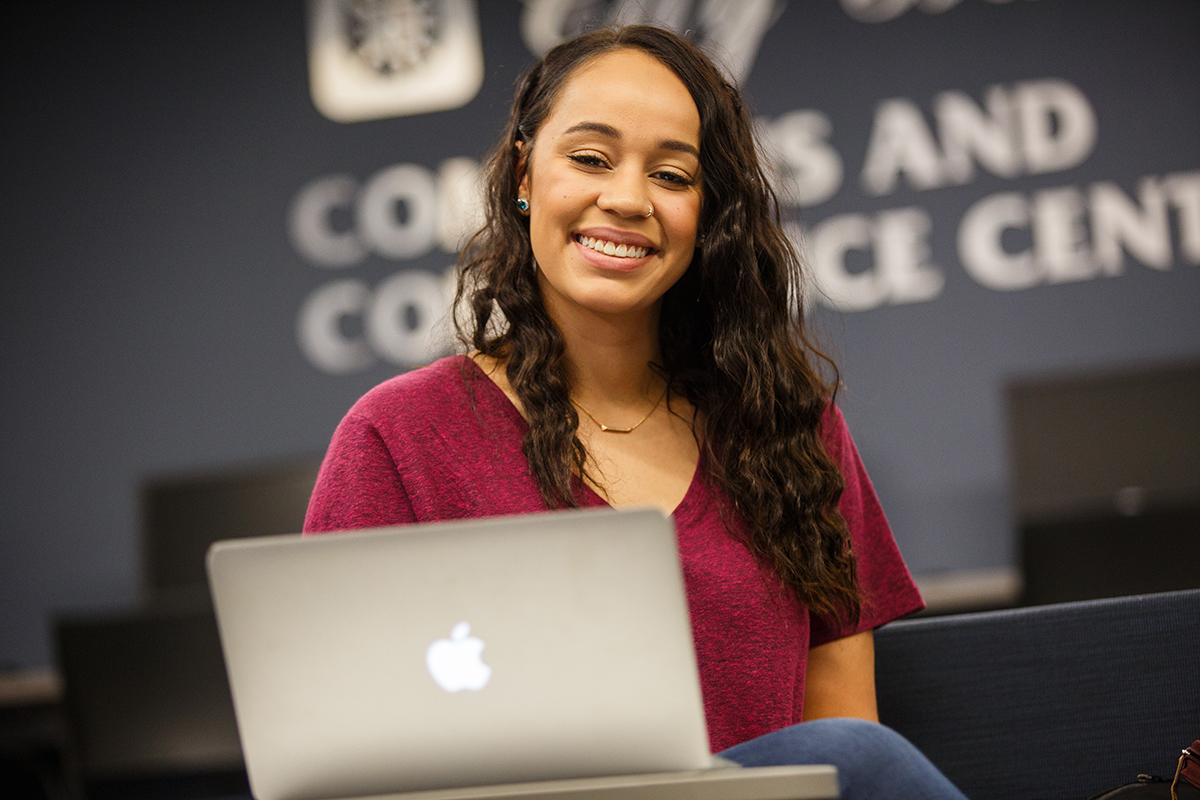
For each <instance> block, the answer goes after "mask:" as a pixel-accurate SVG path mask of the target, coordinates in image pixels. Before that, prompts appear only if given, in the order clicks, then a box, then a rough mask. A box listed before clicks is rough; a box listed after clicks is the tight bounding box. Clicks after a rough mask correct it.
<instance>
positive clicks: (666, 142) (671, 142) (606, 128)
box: [562, 121, 700, 158]
mask: <svg viewBox="0 0 1200 800" xmlns="http://www.w3.org/2000/svg"><path fill="white" fill-rule="evenodd" d="M580 131H590V132H592V133H598V134H600V135H601V136H604V137H605V138H608V139H617V140H620V138H621V132H620V131H619V130H617V129H616V128H614V127H613V126H612V125H607V124H605V123H603V122H586V121H585V122H577V123H575V124H574V125H572V126H571V127H569V128H567V129H566V130H565V131H563V132H562V135H563V136H567V135H569V134H572V133H579V132H580ZM658 147H659V149H660V150H674V151H676V152H679V153H688V154H690V155H693V156H695V157H696V158H700V151H699V150H697V149H696V148H695V146H693V145H690V144H688V143H687V142H681V141H679V140H678V139H663V140H662V141H660V142H659V143H658Z"/></svg>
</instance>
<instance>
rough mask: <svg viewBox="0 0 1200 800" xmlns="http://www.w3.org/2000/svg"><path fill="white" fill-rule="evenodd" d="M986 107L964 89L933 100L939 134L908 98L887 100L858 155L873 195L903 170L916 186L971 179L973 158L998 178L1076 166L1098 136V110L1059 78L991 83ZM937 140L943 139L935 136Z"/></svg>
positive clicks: (887, 188) (890, 186) (889, 188)
mask: <svg viewBox="0 0 1200 800" xmlns="http://www.w3.org/2000/svg"><path fill="white" fill-rule="evenodd" d="M984 96H985V101H984V104H985V106H986V109H984V108H981V107H980V106H979V105H977V104H976V103H975V101H974V100H972V99H971V98H970V97H968V96H967V95H965V94H963V93H962V92H955V91H950V92H942V93H941V94H939V95H938V96H937V97H936V98H935V100H934V106H933V117H934V120H935V123H936V130H937V136H936V137H935V135H934V133H933V129H931V127H930V126H929V125H928V124H927V122H926V119H925V116H924V115H923V114H922V112H921V109H920V108H919V107H918V106H917V104H916V103H914V102H913V101H912V100H909V99H906V98H903V97H897V98H892V99H889V100H884V101H883V102H881V103H880V104H879V105H878V106H877V107H876V109H875V119H874V122H873V123H872V127H871V136H870V140H869V142H868V144H867V154H866V158H865V159H864V163H863V170H862V185H863V188H864V189H865V190H866V191H867V193H868V194H871V195H876V196H878V195H885V194H890V193H891V192H893V191H895V190H896V188H897V184H898V182H899V179H900V177H901V175H903V177H904V178H905V180H906V182H907V184H908V185H909V186H910V187H911V188H913V189H917V190H927V189H937V188H940V187H943V186H951V185H956V184H958V185H961V184H967V183H970V182H971V181H972V180H973V179H974V177H975V165H976V164H978V166H980V167H982V168H983V169H985V170H987V171H988V172H990V173H991V174H993V175H996V176H998V177H1001V178H1015V177H1017V176H1018V175H1019V174H1022V173H1025V174H1030V175H1037V174H1042V173H1047V172H1060V171H1062V170H1066V169H1070V168H1071V167H1075V166H1078V165H1079V164H1081V163H1083V162H1084V161H1085V160H1087V158H1088V156H1090V155H1091V154H1092V150H1093V148H1094V147H1095V144H1096V115H1095V112H1094V111H1093V110H1092V106H1091V103H1089V102H1088V99H1087V98H1086V97H1085V96H1084V95H1083V92H1081V91H1079V89H1077V88H1076V87H1074V86H1073V85H1071V84H1070V83H1068V82H1066V81H1064V80H1060V79H1057V78H1050V79H1046V80H1038V81H1027V82H1024V83H1018V84H1015V85H1014V86H1013V87H1012V88H1007V87H1004V86H1001V85H996V86H991V87H988V89H987V90H986V91H985V92H984ZM939 140H940V141H939Z"/></svg>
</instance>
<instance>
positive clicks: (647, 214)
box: [645, 203, 654, 219]
mask: <svg viewBox="0 0 1200 800" xmlns="http://www.w3.org/2000/svg"><path fill="white" fill-rule="evenodd" d="M653 216H654V203H651V204H650V210H649V211H647V212H646V213H645V217H646V219H650V218H651V217H653Z"/></svg>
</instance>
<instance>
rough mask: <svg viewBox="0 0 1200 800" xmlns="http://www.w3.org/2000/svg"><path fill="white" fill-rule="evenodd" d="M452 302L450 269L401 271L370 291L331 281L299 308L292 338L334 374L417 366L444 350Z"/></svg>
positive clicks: (353, 281) (311, 358)
mask: <svg viewBox="0 0 1200 800" xmlns="http://www.w3.org/2000/svg"><path fill="white" fill-rule="evenodd" d="M453 300H454V270H452V269H447V270H446V272H445V273H444V274H442V275H435V274H433V273H429V272H424V271H420V270H403V271H401V272H398V273H396V274H395V275H393V276H391V277H390V278H387V279H385V280H384V281H382V282H381V283H380V284H379V285H378V286H377V287H376V288H375V290H374V291H372V290H371V289H370V288H369V287H368V286H367V284H366V283H365V282H364V281H361V280H357V279H354V278H348V279H342V280H336V281H331V282H329V283H327V284H325V285H323V286H320V287H318V288H317V289H316V290H315V291H313V293H312V294H311V295H309V297H308V299H307V300H306V301H305V302H304V304H303V305H302V306H301V308H300V314H299V316H298V318H297V320H296V337H297V341H298V342H299V345H300V350H301V352H303V353H304V355H305V357H306V358H308V360H309V361H310V362H311V363H312V364H313V365H314V366H315V367H317V368H318V369H320V370H322V371H324V372H329V373H332V374H334V375H346V374H350V373H355V372H362V371H363V370H365V369H368V368H370V367H371V366H372V365H374V364H375V363H377V361H378V360H379V359H382V360H384V361H386V362H388V363H391V364H396V365H398V366H404V367H411V366H418V365H421V364H426V363H428V362H430V361H432V360H434V359H435V358H437V357H438V356H440V355H442V354H443V353H445V352H448V350H449V347H450V341H451V323H450V320H449V313H448V312H449V309H450V304H451V303H452V302H453Z"/></svg>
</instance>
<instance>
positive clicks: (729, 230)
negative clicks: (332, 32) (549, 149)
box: [455, 25, 861, 622]
mask: <svg viewBox="0 0 1200 800" xmlns="http://www.w3.org/2000/svg"><path fill="white" fill-rule="evenodd" d="M624 48H636V49H639V50H642V51H644V52H646V53H648V54H649V55H651V56H653V57H654V58H656V59H658V60H659V61H660V62H662V63H663V64H664V65H665V66H667V67H668V68H669V69H671V70H672V71H673V72H674V73H675V74H676V75H677V76H678V77H679V78H680V80H681V81H682V82H683V83H684V85H685V86H686V87H687V89H688V91H689V92H690V93H691V96H692V99H693V100H694V101H695V103H696V107H697V109H698V110H699V112H700V174H701V175H702V176H703V178H702V180H703V200H702V208H701V214H700V224H699V231H700V232H701V234H702V239H701V240H700V244H699V246H698V248H697V250H696V252H695V256H694V257H693V259H692V263H691V265H690V266H689V267H688V269H687V271H686V272H685V273H684V275H683V276H682V277H681V278H680V279H679V280H678V281H677V282H676V284H675V285H674V286H673V287H671V288H670V289H669V290H668V291H667V292H666V294H665V295H664V297H663V301H662V312H661V317H660V339H661V351H662V361H663V363H662V364H660V365H656V366H657V368H658V369H660V371H661V373H662V375H663V376H664V377H665V378H666V379H667V381H668V386H669V390H670V391H671V392H674V393H678V394H680V395H682V396H683V397H685V398H687V400H688V401H689V402H690V403H691V404H692V405H693V406H694V407H695V408H696V410H697V412H698V420H699V423H698V429H697V431H696V433H697V438H698V441H699V444H700V446H701V447H702V448H703V449H704V463H705V464H706V465H707V469H708V472H709V474H710V476H711V477H712V478H713V479H714V480H715V481H716V483H717V484H718V485H719V486H720V487H721V488H722V489H723V490H724V491H725V493H726V495H727V496H728V497H729V498H730V500H731V502H732V507H733V510H734V512H735V513H737V514H738V515H739V516H740V517H741V518H742V520H744V522H745V527H746V530H747V542H746V544H747V546H748V547H749V548H750V550H751V551H752V552H753V553H754V554H755V555H756V557H758V558H759V559H760V561H762V562H763V563H764V564H769V565H771V566H772V567H774V569H775V570H776V572H777V573H778V575H779V576H780V578H782V580H783V581H784V583H785V584H787V585H789V586H791V587H792V588H793V589H794V590H795V592H796V594H797V596H798V597H799V598H800V600H801V601H802V602H804V603H805V604H806V605H807V606H808V607H809V608H810V609H811V610H812V611H813V612H815V613H818V614H821V615H825V616H829V617H834V618H841V619H844V620H847V621H851V622H853V621H856V620H857V618H858V616H859V613H860V605H861V599H860V595H859V591H858V583H857V578H856V562H855V558H854V553H853V552H852V550H851V546H850V538H849V534H848V532H847V529H846V523H845V521H844V520H843V519H842V516H841V514H840V513H839V511H838V500H839V498H840V497H841V493H842V490H843V487H844V481H843V478H842V475H841V473H840V471H839V470H838V467H837V465H836V464H834V463H833V461H832V460H831V459H830V458H829V456H828V455H827V454H826V453H825V449H824V447H823V445H822V439H821V425H822V416H823V413H824V411H825V409H826V407H827V406H828V405H829V404H830V403H831V402H832V400H833V394H834V390H835V388H836V385H837V378H836V375H837V370H836V367H835V366H834V365H833V363H832V361H830V360H829V359H828V358H827V357H826V356H825V355H824V354H822V353H821V352H820V351H819V350H818V349H817V348H816V347H814V346H813V344H812V343H811V342H810V340H809V338H808V336H807V335H806V333H805V328H804V322H803V315H802V311H801V309H802V308H803V303H802V299H801V290H802V286H803V284H802V279H801V278H802V275H801V262H800V259H799V257H798V255H797V254H796V251H795V250H794V249H793V247H792V245H791V244H790V243H789V241H788V239H787V237H786V236H785V235H784V233H783V231H782V230H781V228H780V224H779V207H778V202H777V199H776V197H775V194H774V192H773V191H772V189H771V187H770V185H769V183H768V181H767V179H766V176H765V174H764V171H763V168H762V166H761V163H760V158H759V154H758V151H757V147H756V144H755V140H754V135H753V131H752V126H751V122H750V117H749V114H748V113H747V110H746V107H745V104H744V102H743V100H742V98H741V95H740V94H739V92H738V90H737V89H736V88H735V87H734V86H732V85H731V84H730V82H729V81H728V80H726V79H725V77H724V76H723V75H722V74H721V72H720V71H719V70H718V69H717V68H716V67H715V66H714V65H713V63H712V62H711V61H710V60H709V59H708V57H707V56H705V55H704V54H703V53H702V52H701V51H700V50H699V49H698V48H697V47H696V46H695V45H693V44H691V43H690V42H688V41H687V40H686V39H684V38H682V37H680V36H678V35H676V34H674V33H672V32H670V31H667V30H664V29H661V28H656V27H651V26H644V25H633V26H628V27H623V28H617V29H602V30H597V31H594V32H591V33H587V34H584V35H582V36H579V37H577V38H575V39H571V40H570V41H567V42H565V43H563V44H561V45H559V46H557V47H555V48H554V49H553V50H551V51H550V52H549V53H547V54H546V56H545V57H544V58H543V59H542V60H541V61H539V62H538V63H536V64H534V65H533V67H531V68H530V69H529V70H528V71H527V72H526V73H525V75H524V76H523V77H522V79H521V80H520V81H519V83H518V86H517V91H516V97H515V99H514V102H513V106H512V112H511V114H510V116H509V119H508V124H507V125H506V127H505V129H504V133H503V136H502V137H501V139H500V141H499V143H498V144H497V145H496V147H495V149H494V150H493V151H492V153H491V154H490V156H489V158H488V161H487V164H486V168H485V169H486V178H487V181H486V185H487V197H486V224H485V226H484V227H483V229H482V230H480V231H479V232H478V233H476V234H475V236H474V237H473V238H472V239H471V240H470V242H468V244H467V246H466V248H465V249H464V251H463V255H462V258H461V259H460V272H459V281H458V291H457V295H456V299H455V307H456V308H460V309H462V312H461V313H460V314H459V315H457V316H458V318H457V319H456V326H457V329H458V333H459V338H460V339H461V340H462V342H463V343H464V344H465V345H466V346H468V347H471V348H474V349H475V350H477V351H479V352H480V353H482V354H484V355H488V356H492V357H494V358H497V359H502V360H504V361H506V362H507V377H508V380H509V383H510V384H511V385H512V387H513V390H514V391H515V392H516V394H517V396H518V398H519V399H520V401H521V403H522V405H523V407H524V410H525V413H526V416H527V418H528V421H529V432H528V433H527V434H526V435H525V440H524V443H523V446H524V452H525V456H526V457H527V459H528V461H529V465H530V468H531V470H532V472H533V475H534V477H535V478H536V480H537V482H538V485H539V486H540V488H541V492H542V495H543V497H544V499H545V501H546V503H547V505H549V506H550V507H552V508H553V507H568V506H574V505H576V504H577V501H576V494H575V493H576V490H577V488H578V482H579V481H580V480H581V477H582V476H587V475H588V472H587V469H586V462H587V451H586V449H585V448H584V446H583V443H582V442H581V441H580V439H579V436H578V427H579V417H578V414H577V413H576V411H575V408H574V406H573V405H572V404H571V400H570V396H571V393H570V389H571V387H570V382H569V378H568V373H567V369H566V364H565V360H564V352H565V345H564V341H563V338H562V336H561V334H560V333H559V331H558V329H557V328H556V327H555V326H554V324H553V323H552V322H551V320H550V317H549V316H548V315H547V313H546V311H545V309H544V307H543V305H542V298H541V293H540V291H539V288H538V282H537V278H536V275H535V273H534V270H533V269H532V268H531V264H532V260H533V253H532V249H531V245H530V239H529V228H528V222H527V219H526V218H525V217H524V216H522V215H521V214H520V213H519V212H518V209H517V207H516V205H515V199H516V197H517V188H518V183H519V181H520V177H521V176H520V159H519V153H518V148H517V146H516V143H517V142H524V143H526V144H525V147H526V149H528V148H530V147H532V146H533V144H534V137H535V135H536V134H537V132H538V130H539V128H540V126H541V124H542V122H543V121H544V120H545V119H546V117H547V116H548V115H549V114H550V111H551V109H552V107H553V105H554V102H555V100H556V99H557V96H558V94H559V92H560V90H561V89H562V87H563V85H564V83H565V82H566V81H567V79H568V78H569V77H570V75H571V74H572V73H573V72H574V70H576V69H577V68H578V67H579V66H580V65H581V64H583V63H585V62H587V61H588V60H590V59H592V58H595V57H597V56H599V55H601V54H604V53H608V52H612V51H614V50H619V49H624ZM822 363H823V364H825V365H827V366H828V367H829V368H830V369H831V370H832V372H833V375H834V378H833V380H832V381H826V380H825V379H824V378H823V377H822V375H821V372H820V371H819V369H818V366H819V365H820V364H822Z"/></svg>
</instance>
